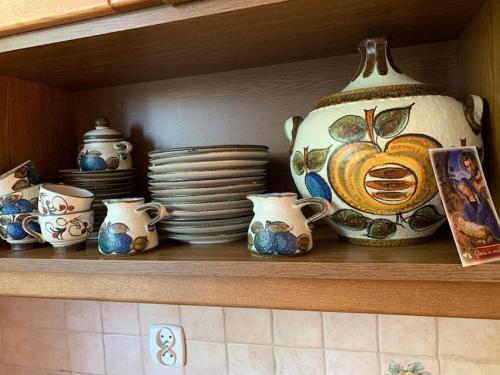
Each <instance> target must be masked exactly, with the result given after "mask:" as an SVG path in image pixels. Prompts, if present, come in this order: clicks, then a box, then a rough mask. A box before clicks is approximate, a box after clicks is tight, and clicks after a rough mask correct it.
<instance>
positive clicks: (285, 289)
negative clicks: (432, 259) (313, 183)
mask: <svg viewBox="0 0 500 375" xmlns="http://www.w3.org/2000/svg"><path fill="white" fill-rule="evenodd" d="M0 295H3V296H23V297H45V298H66V299H83V300H106V301H129V302H144V303H168V304H186V305H207V306H234V307H255V308H274V309H291V310H313V311H339V312H355V313H359V312H362V313H373V314H375V313H379V314H401V315H427V316H449V317H464V318H485V319H500V291H499V288H498V284H494V283H466V282H419V281H409V282H400V281H371V280H332V279H293V278H288V279H287V278H283V279H276V278H258V279H256V278H249V277H217V278H214V277H193V276H161V275H152V276H146V275H115V274H111V275H110V274H103V273H100V274H94V275H88V274H81V273H50V272H7V271H4V272H1V273H0Z"/></svg>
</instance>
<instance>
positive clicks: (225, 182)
mask: <svg viewBox="0 0 500 375" xmlns="http://www.w3.org/2000/svg"><path fill="white" fill-rule="evenodd" d="M265 181H266V176H265V175H262V176H253V177H235V178H221V179H212V180H210V179H207V180H192V181H155V180H149V185H150V186H152V187H158V188H167V189H178V188H181V189H182V188H201V187H202V188H212V187H220V186H223V187H228V186H236V185H240V184H243V183H245V184H246V183H262V182H265Z"/></svg>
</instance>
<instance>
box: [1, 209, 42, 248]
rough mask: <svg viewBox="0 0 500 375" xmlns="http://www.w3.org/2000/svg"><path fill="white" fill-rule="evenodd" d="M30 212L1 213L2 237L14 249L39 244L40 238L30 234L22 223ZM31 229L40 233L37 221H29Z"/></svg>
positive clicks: (32, 246)
mask: <svg viewBox="0 0 500 375" xmlns="http://www.w3.org/2000/svg"><path fill="white" fill-rule="evenodd" d="M30 215H31V214H30V213H21V214H12V215H0V237H2V239H4V240H5V241H7V242H8V243H9V244H10V247H11V249H12V250H27V249H32V248H34V247H37V246H38V239H37V238H35V237H33V236H32V235H30V234H28V233H27V232H26V231H25V230H24V228H23V225H22V222H23V219H24V218H26V217H28V216H30ZM29 227H30V229H31V230H33V231H35V232H37V233H40V225H39V224H38V223H37V222H31V223H29Z"/></svg>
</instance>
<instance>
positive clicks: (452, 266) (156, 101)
mask: <svg viewBox="0 0 500 375" xmlns="http://www.w3.org/2000/svg"><path fill="white" fill-rule="evenodd" d="M36 2H38V3H39V4H43V3H44V2H43V1H41V0H38V1H33V2H30V3H31V4H32V3H36ZM160 2H161V1H158V2H157V1H153V0H136V1H134V0H111V1H109V2H99V1H97V0H94V1H91V0H88V1H69V0H68V1H65V2H64V4H65V6H66V5H68V4H71V3H73V4H84V3H85V4H87V5H88V8H87V9H94V10H95V9H97V10H98V12H102V14H100V15H104V16H103V17H100V18H95V19H88V20H85V21H81V22H78V23H72V24H66V25H60V26H56V27H52V28H47V29H43V30H38V31H33V32H30V33H25V34H16V35H10V36H6V37H3V38H0V76H4V77H3V78H0V141H1V144H2V145H3V146H2V153H0V169H1V170H5V169H7V168H8V167H11V166H14V165H15V164H16V163H19V162H21V161H23V160H25V159H28V158H31V159H33V161H34V162H35V164H36V165H37V166H39V168H40V169H41V172H42V177H44V179H45V180H55V179H56V178H57V170H58V169H61V168H67V167H75V166H76V162H75V157H76V145H77V144H78V142H79V140H80V139H81V136H82V134H83V133H84V132H85V131H87V130H89V129H90V128H91V127H92V124H93V120H94V119H95V117H96V116H98V115H106V116H108V117H110V119H111V122H112V125H113V127H114V128H116V129H118V130H120V131H121V132H122V133H123V134H124V135H125V136H126V137H127V138H129V139H130V141H131V142H132V143H133V145H134V151H133V154H134V156H133V158H134V162H135V165H136V167H137V168H138V172H139V173H138V174H139V176H140V177H139V178H140V182H141V184H142V185H143V190H142V194H143V195H147V171H148V158H147V152H148V151H150V150H151V149H153V148H159V147H175V146H193V145H201V144H218V143H219V144H220V143H256V144H267V145H269V146H270V148H271V152H272V157H271V163H270V185H271V187H272V189H273V190H275V191H285V190H289V189H293V184H292V181H291V177H290V173H289V163H288V153H287V147H288V142H287V141H286V139H285V137H284V135H283V134H282V123H283V121H284V120H285V119H286V118H287V117H288V116H290V115H293V114H297V115H300V114H306V113H307V112H309V110H310V109H311V108H312V106H313V104H314V102H315V101H316V100H317V99H318V98H319V97H320V96H324V95H327V94H330V93H332V92H335V91H338V90H339V89H342V88H343V87H344V86H345V85H346V84H347V83H348V81H349V80H350V79H351V78H352V76H353V74H354V73H355V71H356V68H357V63H358V61H359V59H358V56H357V54H356V45H357V43H358V41H359V40H360V39H362V38H364V37H367V36H372V35H389V36H392V37H393V38H394V42H395V45H396V47H398V48H395V49H394V57H395V59H396V60H397V62H398V65H399V66H400V67H401V68H402V70H403V71H405V73H407V74H408V75H409V76H411V77H412V78H415V79H417V80H419V81H423V82H427V83H434V84H439V85H441V86H443V88H444V91H445V92H446V94H447V95H450V96H461V95H465V94H471V93H475V94H480V95H482V96H484V97H485V98H486V99H487V101H488V105H489V120H488V121H487V123H486V125H485V128H484V138H485V146H486V147H485V172H486V174H487V177H488V180H489V183H490V187H491V192H492V195H493V197H494V200H495V203H496V205H497V208H498V207H500V153H499V152H498V149H499V147H500V101H499V99H500V95H499V94H498V93H499V85H500V81H499V77H500V71H499V69H500V68H499V67H500V55H499V52H498V51H500V49H499V43H500V41H499V39H498V35H500V34H499V30H500V2H499V1H496V0H475V1H470V0H442V1H435V0H359V1H352V0H337V1H331V0H293V1H287V0H232V1H225V0H204V1H193V2H187V3H185V4H182V5H180V6H178V7H171V6H154V5H156V4H157V3H160ZM171 2H172V1H169V3H171ZM5 3H7V5H5V11H4V9H3V8H2V5H1V4H2V2H0V20H4V19H5V20H7V21H8V20H12V19H14V18H13V17H15V16H16V15H20V14H23V17H24V18H25V19H26V22H28V20H29V17H31V20H34V19H37V17H40V15H41V13H38V14H35V13H30V12H29V11H26V12H20V11H18V10H17V8H16V9H15V8H14V7H11V3H12V2H5ZM15 3H18V4H21V3H22V2H21V1H17V2H15ZM46 3H49V1H46ZM50 3H55V2H50ZM58 3H60V2H58ZM161 3H167V1H162V2H161ZM92 4H93V5H92ZM108 4H109V5H108ZM92 6H95V8H92ZM146 6H150V7H149V8H147V9H142V10H140V11H137V12H135V11H131V12H126V11H128V10H132V9H137V8H141V7H146ZM19 7H20V8H19V9H21V8H22V5H19ZM53 8H54V9H53V12H54V14H56V15H57V14H66V13H64V12H63V9H55V8H56V7H55V6H54V7H53ZM60 8H64V7H61V6H60ZM68 8H70V7H69V6H68ZM74 9H76V7H75V8H74ZM388 9H390V10H391V11H390V12H389V11H387V10H388ZM6 12H10V14H11V16H12V17H5V18H2V17H4V15H5V14H6ZM57 12H59V13H57ZM98 12H94V13H93V14H94V15H89V14H90V13H88V14H87V15H86V16H82V17H86V18H88V17H94V16H95V15H97V13H98ZM117 12H124V13H123V14H121V15H120V16H113V15H112V14H115V13H117ZM81 14H83V13H81ZM108 15H109V16H108ZM28 16H29V17H28ZM73 20H74V19H73ZM0 24H1V22H0ZM39 25H41V24H39ZM47 25H49V23H47V24H45V26H47ZM40 27H41V26H40ZM3 30H6V29H5V28H4V29H3ZM10 30H11V31H12V30H14V29H13V28H12V26H11V29H10ZM1 170H0V172H1ZM315 235H317V236H318V237H315V241H316V240H317V241H316V245H315V248H314V249H313V252H312V253H311V254H309V255H307V256H304V257H301V258H286V259H278V260H269V259H258V258H254V257H251V256H250V255H249V254H248V251H247V250H246V246H245V243H244V242H237V243H233V244H227V245H220V246H205V247H195V246H189V245H183V244H178V243H177V244H176V243H173V242H167V243H163V244H162V245H161V246H160V248H159V249H158V250H157V251H154V252H151V253H149V254H143V255H140V256H137V257H125V258H110V257H105V256H101V255H100V254H99V253H98V252H97V250H96V246H95V244H90V245H89V247H88V249H87V250H86V251H84V252H76V253H68V254H56V253H54V252H53V250H52V249H51V248H41V249H36V250H29V251H26V252H22V254H20V253H18V254H15V253H11V252H9V251H8V250H7V249H6V248H5V247H4V248H2V247H0V295H21V296H35V297H37V296H38V297H54V298H77V299H101V300H125V301H141V302H161V303H180V304H194V305H197V304H209V305H221V306H224V305H233V306H248V307H266V308H286V309H303V310H307V309H314V310H330V311H352V312H370V313H377V312H378V313H391V314H392V313H394V314H414V315H442V316H463V317H478V318H498V319H500V278H499V272H500V271H499V266H500V263H494V264H486V265H482V266H478V267H470V268H467V269H463V268H462V267H461V264H460V260H459V258H458V255H457V253H456V250H455V248H454V245H453V243H452V241H451V238H450V235H449V234H448V233H447V231H446V230H443V232H442V233H441V238H438V239H436V240H434V241H431V242H429V243H427V244H422V245H418V246H414V247H411V248H391V249H384V248H363V247H357V246H354V245H347V244H345V243H342V242H339V241H338V240H337V239H335V238H332V237H331V235H330V236H322V235H321V233H318V232H315ZM123 285H127V288H123ZM159 285H161V288H159V287H158V286H159ZM443 301H445V303H443Z"/></svg>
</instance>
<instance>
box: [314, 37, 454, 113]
mask: <svg viewBox="0 0 500 375" xmlns="http://www.w3.org/2000/svg"><path fill="white" fill-rule="evenodd" d="M358 50H359V52H360V54H361V63H360V65H359V68H358V71H357V72H356V74H355V75H354V78H353V79H352V80H351V82H350V83H349V84H348V85H347V86H346V87H345V88H344V89H343V90H342V91H341V92H339V93H336V94H332V95H329V96H325V97H323V98H321V99H320V101H319V102H318V103H317V104H316V106H315V107H314V109H318V108H323V107H327V106H330V105H335V104H341V103H348V102H356V101H360V100H372V99H381V98H397V97H401V96H417V95H443V94H444V93H443V90H442V89H441V88H440V87H439V86H436V85H428V84H425V83H422V82H419V81H416V80H414V79H412V78H410V77H408V76H407V75H405V74H403V73H402V72H401V70H399V68H398V67H397V66H396V64H395V63H394V60H393V59H392V56H391V52H390V40H388V39H387V38H369V39H365V40H363V41H361V43H359V46H358Z"/></svg>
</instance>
